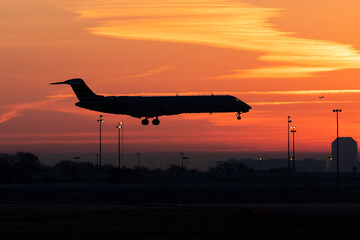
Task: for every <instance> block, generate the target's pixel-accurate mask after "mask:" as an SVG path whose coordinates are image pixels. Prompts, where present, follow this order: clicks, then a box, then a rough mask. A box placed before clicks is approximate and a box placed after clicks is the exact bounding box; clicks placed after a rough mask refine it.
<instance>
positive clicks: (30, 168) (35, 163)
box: [14, 152, 42, 174]
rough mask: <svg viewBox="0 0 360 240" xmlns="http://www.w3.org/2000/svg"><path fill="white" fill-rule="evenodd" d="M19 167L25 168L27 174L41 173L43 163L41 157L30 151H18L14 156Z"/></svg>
mask: <svg viewBox="0 0 360 240" xmlns="http://www.w3.org/2000/svg"><path fill="white" fill-rule="evenodd" d="M14 159H15V163H16V165H17V167H19V168H21V169H23V170H24V171H25V172H26V173H27V174H32V173H39V172H41V170H42V165H41V163H40V161H39V158H38V157H37V156H35V155H34V154H32V153H29V152H17V153H16V154H15V156H14Z"/></svg>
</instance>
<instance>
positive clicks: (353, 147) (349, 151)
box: [330, 137, 358, 172]
mask: <svg viewBox="0 0 360 240" xmlns="http://www.w3.org/2000/svg"><path fill="white" fill-rule="evenodd" d="M331 156H332V161H331V162H332V164H331V165H332V166H330V169H331V171H333V172H336V171H337V139H335V140H334V141H333V142H332V144H331ZM356 167H358V160H357V142H356V141H355V140H354V139H353V138H352V137H339V171H340V172H352V171H354V170H356Z"/></svg>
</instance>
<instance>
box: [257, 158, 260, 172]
mask: <svg viewBox="0 0 360 240" xmlns="http://www.w3.org/2000/svg"><path fill="white" fill-rule="evenodd" d="M256 159H257V160H258V161H259V171H260V170H261V167H260V162H261V157H257V158H256Z"/></svg>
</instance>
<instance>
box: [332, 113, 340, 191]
mask: <svg viewBox="0 0 360 240" xmlns="http://www.w3.org/2000/svg"><path fill="white" fill-rule="evenodd" d="M333 112H336V187H337V191H338V192H339V191H340V170H339V160H340V159H339V112H341V109H333Z"/></svg>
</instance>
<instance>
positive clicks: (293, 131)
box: [291, 127, 296, 172]
mask: <svg viewBox="0 0 360 240" xmlns="http://www.w3.org/2000/svg"><path fill="white" fill-rule="evenodd" d="M291 129H292V130H291V132H292V133H293V157H292V158H293V171H294V172H295V133H296V130H295V127H291Z"/></svg>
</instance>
